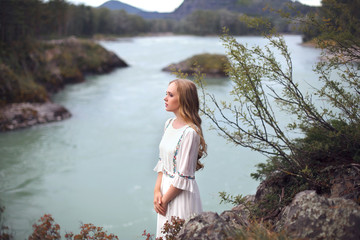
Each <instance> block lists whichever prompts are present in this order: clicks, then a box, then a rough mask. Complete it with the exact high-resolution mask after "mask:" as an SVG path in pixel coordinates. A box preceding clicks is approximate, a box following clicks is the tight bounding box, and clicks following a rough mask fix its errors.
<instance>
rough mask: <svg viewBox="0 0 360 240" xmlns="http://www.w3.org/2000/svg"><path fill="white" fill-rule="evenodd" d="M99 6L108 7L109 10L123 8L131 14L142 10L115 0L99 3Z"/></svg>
mask: <svg viewBox="0 0 360 240" xmlns="http://www.w3.org/2000/svg"><path fill="white" fill-rule="evenodd" d="M99 8H108V9H110V10H125V11H126V12H127V13H131V14H139V13H141V12H144V11H143V10H141V9H139V8H136V7H133V6H131V5H129V4H126V3H122V2H120V1H115V0H111V1H107V2H105V3H103V4H101V5H100V6H99Z"/></svg>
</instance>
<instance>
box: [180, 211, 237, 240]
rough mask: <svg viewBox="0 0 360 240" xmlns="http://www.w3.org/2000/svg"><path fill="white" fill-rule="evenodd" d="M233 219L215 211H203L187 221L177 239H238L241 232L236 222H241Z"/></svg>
mask: <svg viewBox="0 0 360 240" xmlns="http://www.w3.org/2000/svg"><path fill="white" fill-rule="evenodd" d="M227 216H228V215H227ZM232 220H233V219H232V218H231V217H228V218H227V217H225V218H223V217H221V216H219V215H218V214H217V213H214V212H203V213H201V214H199V215H197V216H195V217H193V218H191V219H189V220H188V221H186V222H185V224H184V226H183V227H182V229H181V231H180V232H179V234H178V235H177V239H183V240H185V239H186V240H188V239H193V240H197V239H199V240H203V239H205V240H220V239H238V238H239V236H241V235H240V234H241V232H240V230H239V229H238V228H237V227H235V226H234V224H235V225H237V224H239V223H236V220H235V222H233V221H232Z"/></svg>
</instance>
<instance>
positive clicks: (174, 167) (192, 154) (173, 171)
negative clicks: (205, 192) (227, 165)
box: [154, 79, 206, 237]
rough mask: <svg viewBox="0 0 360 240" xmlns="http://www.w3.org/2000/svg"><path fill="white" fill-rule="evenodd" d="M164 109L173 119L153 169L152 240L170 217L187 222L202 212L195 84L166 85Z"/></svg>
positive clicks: (201, 141)
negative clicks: (154, 228) (154, 219)
mask: <svg viewBox="0 0 360 240" xmlns="http://www.w3.org/2000/svg"><path fill="white" fill-rule="evenodd" d="M164 101H165V109H166V111H168V112H173V113H174V114H175V118H171V119H169V120H167V121H166V123H165V128H164V135H163V137H162V139H161V142H160V145H159V149H160V154H159V161H158V163H157V165H156V167H155V168H154V171H156V172H158V177H157V180H156V184H155V189H154V209H155V211H156V212H157V213H158V219H157V232H156V237H160V236H163V234H162V232H161V231H162V227H163V225H164V223H166V221H167V220H169V222H170V220H171V217H172V216H175V217H179V218H181V219H187V218H189V217H191V216H192V215H195V214H198V213H200V212H202V206H201V200H200V193H199V189H198V186H197V184H196V181H195V171H196V170H199V169H201V168H203V165H202V164H201V163H200V161H199V159H200V158H201V157H202V156H204V155H206V144H205V140H204V137H203V134H202V129H201V118H200V117H199V98H198V95H197V89H196V86H195V84H194V83H193V82H192V81H190V80H186V79H176V80H174V81H171V82H170V83H169V86H168V89H167V91H166V96H165V98H164Z"/></svg>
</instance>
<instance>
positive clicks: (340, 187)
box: [330, 163, 360, 203]
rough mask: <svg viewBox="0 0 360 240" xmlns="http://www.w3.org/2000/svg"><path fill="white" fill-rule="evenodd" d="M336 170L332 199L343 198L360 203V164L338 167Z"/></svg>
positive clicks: (332, 182) (332, 186)
mask: <svg viewBox="0 0 360 240" xmlns="http://www.w3.org/2000/svg"><path fill="white" fill-rule="evenodd" d="M334 169H335V170H334V172H333V176H334V177H333V178H332V180H331V189H330V192H331V194H330V197H331V198H337V197H342V198H345V199H351V200H354V201H355V202H358V203H360V164H355V163H352V164H349V165H345V166H336V168H334Z"/></svg>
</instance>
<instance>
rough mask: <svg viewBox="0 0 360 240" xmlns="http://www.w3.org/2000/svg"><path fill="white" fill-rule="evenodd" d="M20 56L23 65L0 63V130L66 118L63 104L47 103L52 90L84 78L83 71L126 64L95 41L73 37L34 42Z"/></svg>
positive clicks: (56, 90) (112, 67)
mask: <svg viewBox="0 0 360 240" xmlns="http://www.w3.org/2000/svg"><path fill="white" fill-rule="evenodd" d="M11 54H13V56H14V58H20V57H19V56H18V55H19V54H17V53H16V52H13V53H11ZM22 55H24V56H25V57H22V58H21V61H23V64H22V65H23V67H19V66H17V65H16V62H18V61H20V60H18V61H13V62H11V61H9V62H8V63H6V62H5V63H0V93H1V99H0V132H1V131H10V130H15V129H19V128H25V127H30V126H33V125H36V124H43V123H48V122H53V121H60V120H64V119H67V118H69V117H70V116H71V113H70V112H69V111H68V110H67V109H66V108H65V107H62V106H59V105H58V104H55V103H52V102H51V95H52V94H53V93H56V92H58V91H60V90H62V89H63V88H64V86H65V85H66V84H69V83H79V82H83V81H85V76H86V74H103V73H108V72H110V71H112V70H114V69H116V68H120V67H127V66H128V64H127V63H126V62H125V61H124V60H122V59H120V58H119V57H118V56H117V55H116V54H115V53H113V52H110V51H107V50H106V49H105V48H103V47H102V46H100V45H99V44H97V43H96V42H93V41H90V40H82V39H77V38H75V37H70V38H66V39H60V40H51V41H45V42H37V43H34V44H33V47H32V48H31V49H27V50H24V54H22ZM19 68H20V69H21V68H24V70H23V72H22V71H19ZM15 69H16V70H15Z"/></svg>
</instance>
